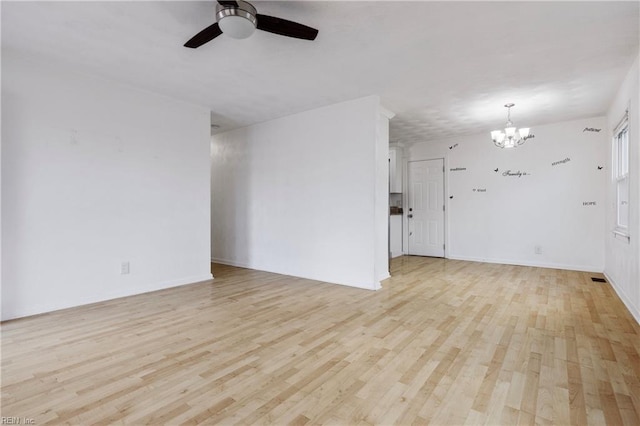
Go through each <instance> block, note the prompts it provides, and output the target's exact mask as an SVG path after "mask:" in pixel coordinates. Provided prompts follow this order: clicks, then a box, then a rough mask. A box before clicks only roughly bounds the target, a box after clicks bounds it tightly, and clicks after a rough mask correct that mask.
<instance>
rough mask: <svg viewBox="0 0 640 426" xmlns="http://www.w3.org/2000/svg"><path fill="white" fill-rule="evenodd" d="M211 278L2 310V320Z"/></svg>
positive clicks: (172, 281)
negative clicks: (9, 310)
mask: <svg viewBox="0 0 640 426" xmlns="http://www.w3.org/2000/svg"><path fill="white" fill-rule="evenodd" d="M211 280H213V275H211V274H210V273H209V274H204V275H193V276H190V277H185V278H180V279H176V280H169V281H161V282H156V283H150V284H146V285H140V286H137V287H135V288H132V289H129V288H127V289H120V290H119V291H113V292H110V293H106V294H102V295H100V296H98V297H93V296H89V297H78V298H75V299H73V300H70V299H65V300H64V302H60V301H57V302H56V301H54V302H51V303H48V304H40V305H37V306H28V307H22V308H20V309H16V310H15V311H11V312H9V313H8V314H7V313H6V312H5V311H6V310H3V317H2V321H8V320H12V319H17V318H24V317H30V316H33V315H40V314H45V313H48V312H54V311H60V310H62V309H69V308H76V307H79V306H85V305H92V304H94V303H101V302H106V301H109V300H114V299H120V298H123V297H130V296H137V295H140V294H145V293H151V292H154V291H159V290H165V289H168V288H173V287H181V286H184V285H190V284H196V283H199V282H203V281H211Z"/></svg>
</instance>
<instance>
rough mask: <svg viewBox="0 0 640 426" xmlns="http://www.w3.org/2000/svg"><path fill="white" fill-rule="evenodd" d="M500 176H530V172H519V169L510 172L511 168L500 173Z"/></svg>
mask: <svg viewBox="0 0 640 426" xmlns="http://www.w3.org/2000/svg"><path fill="white" fill-rule="evenodd" d="M502 176H517V177H522V176H531V173H527V172H521V171H520V170H518V171H517V172H512V171H511V170H507V171H506V172H504V173H502Z"/></svg>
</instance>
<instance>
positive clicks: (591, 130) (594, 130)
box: [582, 127, 602, 133]
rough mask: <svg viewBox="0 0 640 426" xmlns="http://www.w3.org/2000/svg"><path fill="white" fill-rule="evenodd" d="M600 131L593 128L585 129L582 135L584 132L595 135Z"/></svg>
mask: <svg viewBox="0 0 640 426" xmlns="http://www.w3.org/2000/svg"><path fill="white" fill-rule="evenodd" d="M600 130H602V129H595V128H593V127H585V128H584V130H583V131H582V133H584V132H596V133H598V132H599V131H600Z"/></svg>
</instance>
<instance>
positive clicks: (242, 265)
mask: <svg viewBox="0 0 640 426" xmlns="http://www.w3.org/2000/svg"><path fill="white" fill-rule="evenodd" d="M211 263H220V264H221V265H229V266H235V267H238V268H245V269H255V268H252V267H251V266H249V265H248V264H245V263H242V262H236V261H235V260H227V259H219V258H217V257H212V258H211Z"/></svg>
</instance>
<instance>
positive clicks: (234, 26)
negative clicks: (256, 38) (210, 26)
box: [218, 15, 256, 38]
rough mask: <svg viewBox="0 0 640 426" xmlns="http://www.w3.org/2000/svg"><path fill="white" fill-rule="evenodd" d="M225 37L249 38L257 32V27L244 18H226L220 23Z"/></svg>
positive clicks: (235, 16) (232, 16)
mask: <svg viewBox="0 0 640 426" xmlns="http://www.w3.org/2000/svg"><path fill="white" fill-rule="evenodd" d="M218 25H220V30H222V33H223V34H224V35H228V36H229V37H232V38H247V37H249V36H250V35H251V34H253V32H254V31H255V30H256V26H255V24H254V23H253V22H251V21H250V20H249V19H247V18H245V17H244V16H238V15H230V16H225V17H224V18H222V19H220V21H219V22H218Z"/></svg>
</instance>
